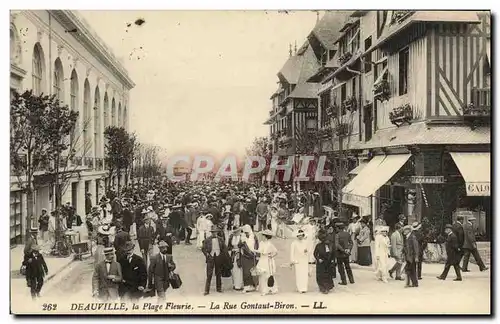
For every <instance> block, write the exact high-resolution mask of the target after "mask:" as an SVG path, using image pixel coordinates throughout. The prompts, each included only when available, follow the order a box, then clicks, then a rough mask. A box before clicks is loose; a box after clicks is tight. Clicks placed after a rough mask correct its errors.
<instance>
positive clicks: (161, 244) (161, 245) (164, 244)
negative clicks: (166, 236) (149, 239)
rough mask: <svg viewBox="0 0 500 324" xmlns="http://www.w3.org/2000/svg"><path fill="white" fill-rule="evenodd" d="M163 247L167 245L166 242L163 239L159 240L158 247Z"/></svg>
mask: <svg viewBox="0 0 500 324" xmlns="http://www.w3.org/2000/svg"><path fill="white" fill-rule="evenodd" d="M163 247H168V244H167V242H165V241H160V243H158V248H163Z"/></svg>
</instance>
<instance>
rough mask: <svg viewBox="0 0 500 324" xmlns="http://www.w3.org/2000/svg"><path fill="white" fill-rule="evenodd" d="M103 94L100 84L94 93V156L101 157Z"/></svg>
mask: <svg viewBox="0 0 500 324" xmlns="http://www.w3.org/2000/svg"><path fill="white" fill-rule="evenodd" d="M101 133H102V131H101V94H100V93H99V86H97V87H95V95H94V156H95V157H98V158H99V157H101Z"/></svg>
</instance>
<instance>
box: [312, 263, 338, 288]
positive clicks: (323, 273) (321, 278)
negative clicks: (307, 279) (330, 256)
mask: <svg viewBox="0 0 500 324" xmlns="http://www.w3.org/2000/svg"><path fill="white" fill-rule="evenodd" d="M316 283H317V284H318V287H319V290H320V291H321V292H325V291H330V290H332V288H333V286H334V285H333V264H331V263H325V262H323V263H318V262H317V263H316Z"/></svg>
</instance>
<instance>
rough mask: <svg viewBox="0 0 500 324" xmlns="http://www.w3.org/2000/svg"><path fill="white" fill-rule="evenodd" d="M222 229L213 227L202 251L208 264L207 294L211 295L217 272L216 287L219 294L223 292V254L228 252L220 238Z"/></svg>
mask: <svg viewBox="0 0 500 324" xmlns="http://www.w3.org/2000/svg"><path fill="white" fill-rule="evenodd" d="M219 231H220V229H219V228H218V227H217V226H216V225H213V226H212V228H211V230H210V232H211V236H210V237H208V238H206V239H205V241H203V247H202V249H201V251H202V252H203V254H204V255H205V258H206V263H207V280H206V282H205V294H204V295H208V294H209V293H210V284H211V282H212V275H213V273H214V270H215V285H216V289H217V292H222V262H223V253H225V252H226V251H227V248H226V244H225V243H224V240H223V239H222V238H221V237H220V236H218V235H217V234H218V233H219Z"/></svg>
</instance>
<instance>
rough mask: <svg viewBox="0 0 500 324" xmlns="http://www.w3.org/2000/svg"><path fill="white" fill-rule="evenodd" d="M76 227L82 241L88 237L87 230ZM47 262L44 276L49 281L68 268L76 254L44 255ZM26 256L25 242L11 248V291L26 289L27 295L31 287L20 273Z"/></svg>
mask: <svg viewBox="0 0 500 324" xmlns="http://www.w3.org/2000/svg"><path fill="white" fill-rule="evenodd" d="M74 229H75V230H76V231H78V232H80V234H81V239H82V241H83V240H84V237H85V239H86V231H85V233H83V232H82V230H81V227H76V226H75V227H74ZM43 257H44V259H45V263H47V268H48V270H49V271H48V274H47V276H46V277H45V278H44V281H45V282H47V281H49V280H51V279H52V278H54V276H56V275H57V274H59V273H61V271H63V270H64V269H66V268H67V267H68V266H69V265H70V264H71V263H72V262H73V261H75V260H74V255H73V254H71V255H70V256H68V257H65V258H60V257H55V256H51V255H44V256H43ZM23 258H24V244H19V245H17V246H15V247H14V248H11V249H10V279H11V280H10V284H11V291H16V292H19V291H23V290H24V291H26V294H27V296H29V289H27V286H26V279H25V277H24V276H22V275H21V274H20V273H19V269H20V268H21V263H22V261H23Z"/></svg>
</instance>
